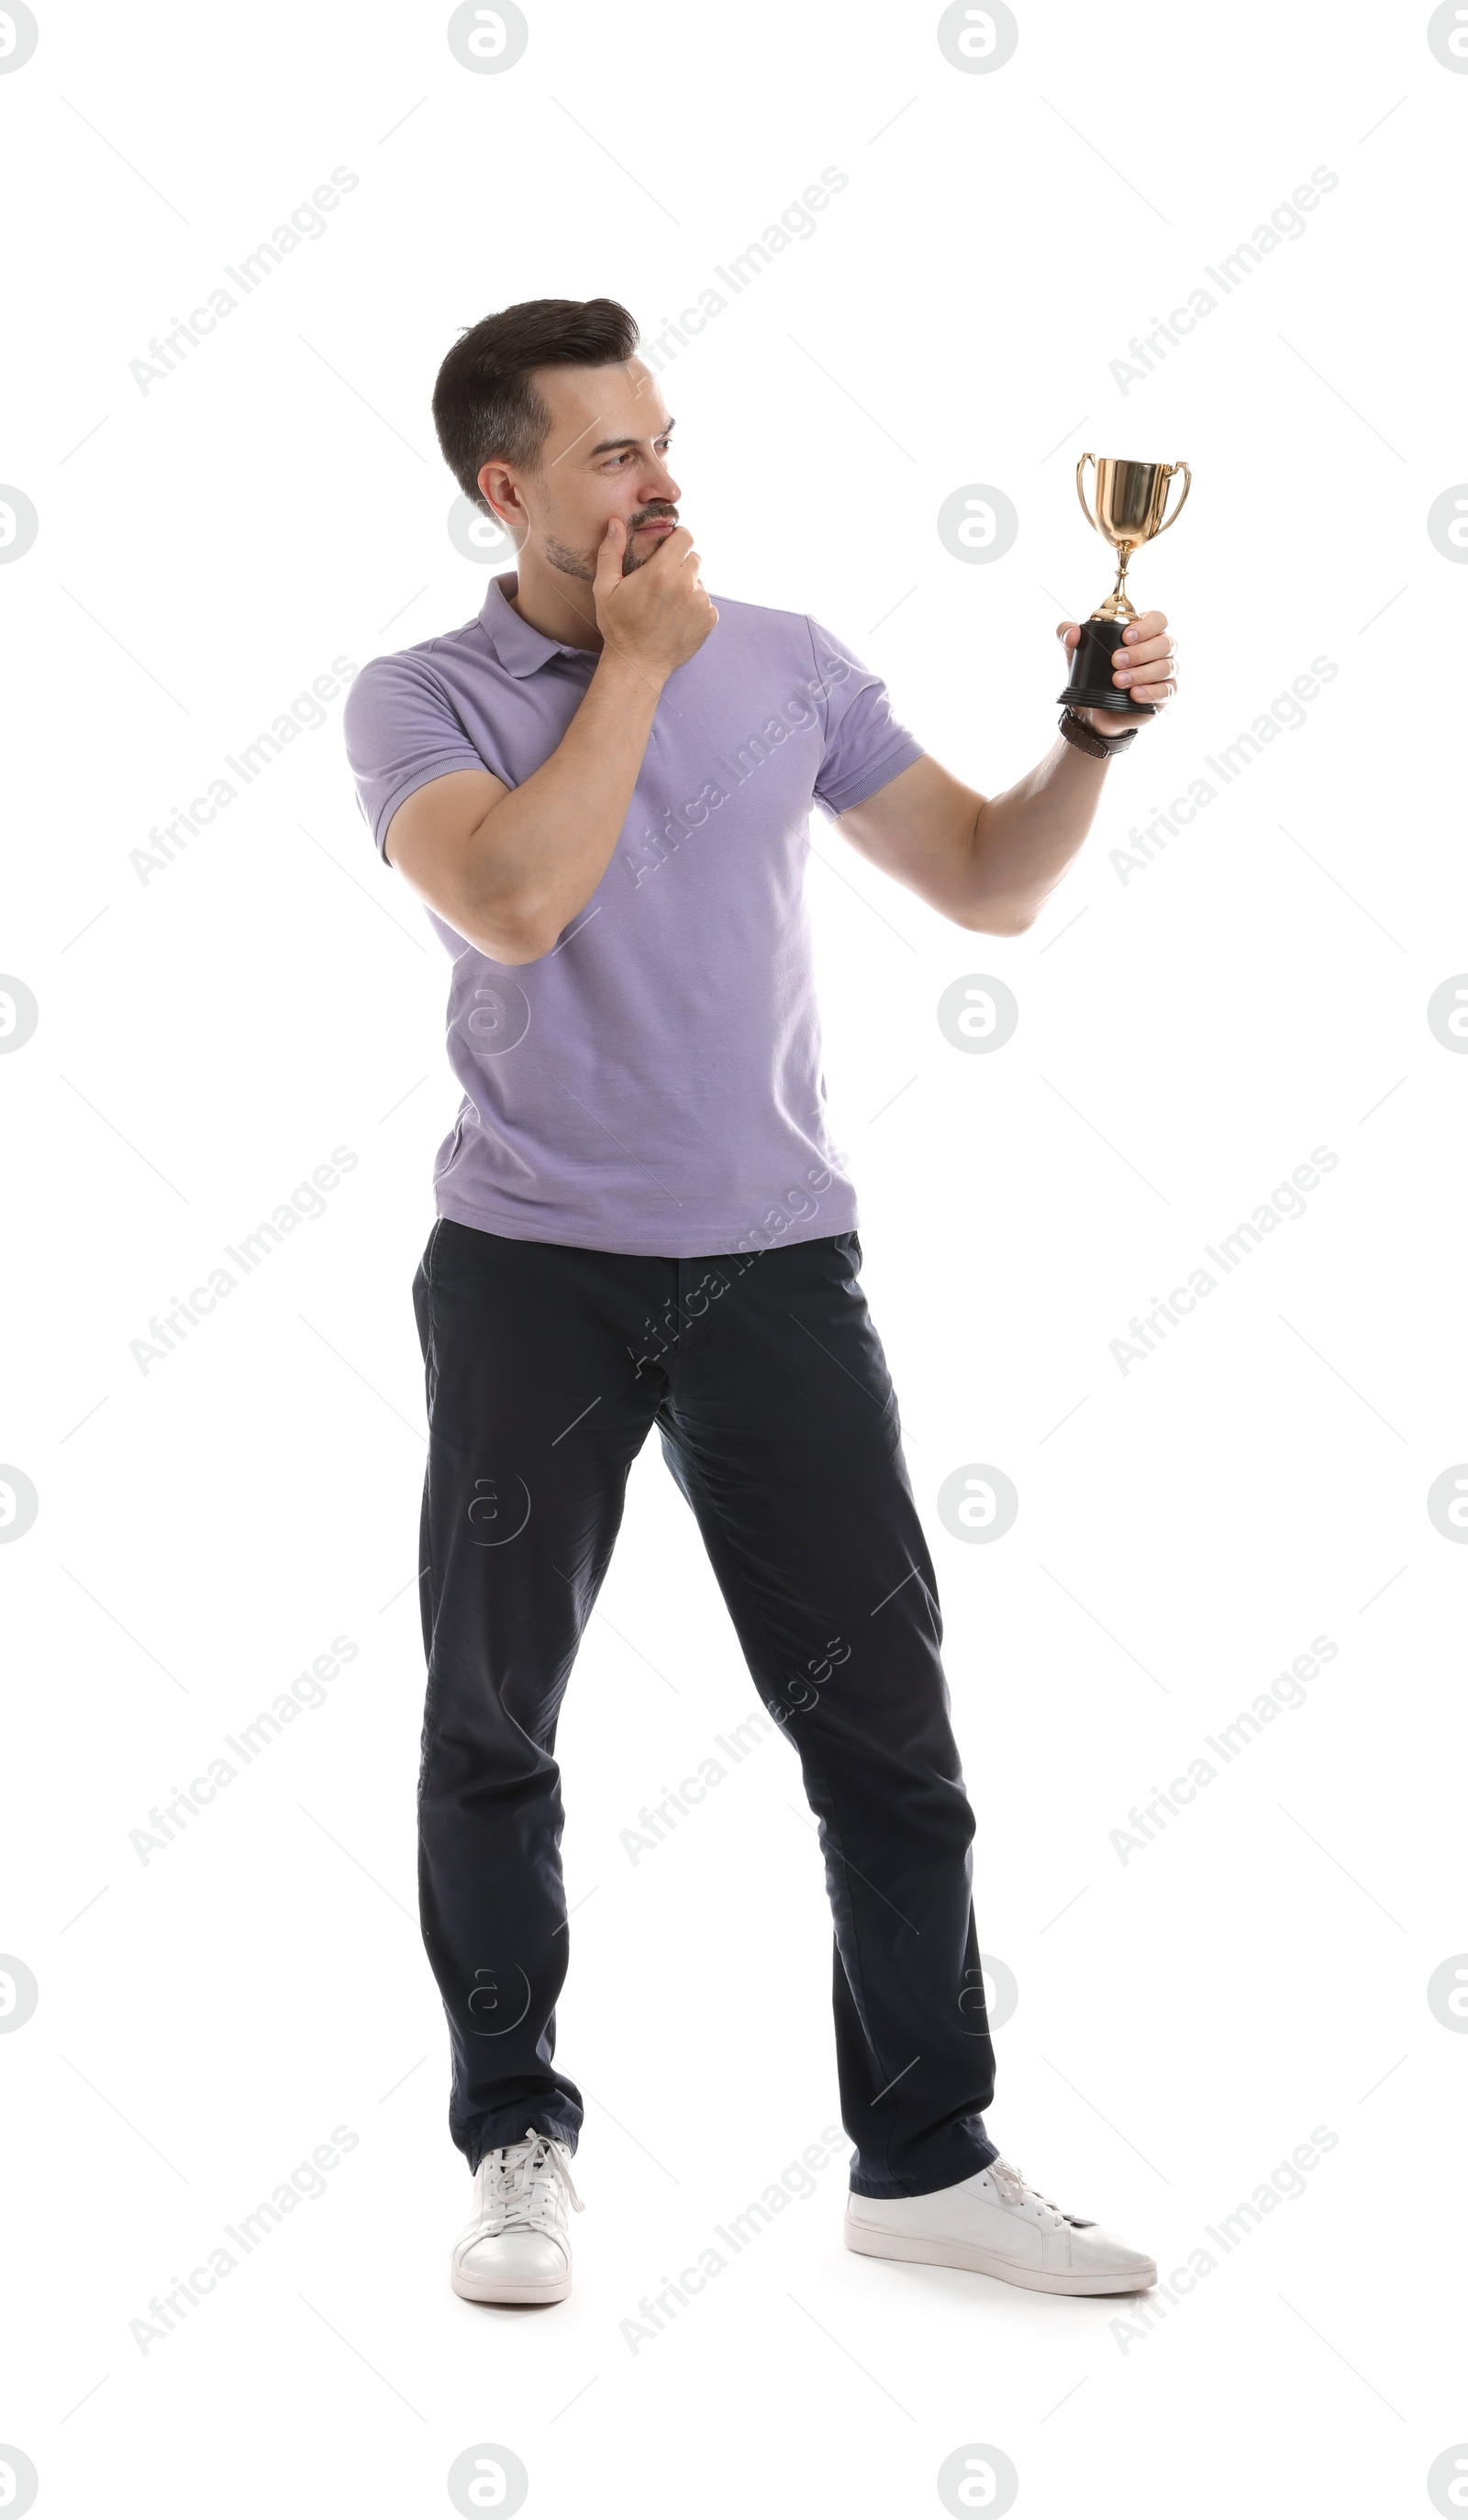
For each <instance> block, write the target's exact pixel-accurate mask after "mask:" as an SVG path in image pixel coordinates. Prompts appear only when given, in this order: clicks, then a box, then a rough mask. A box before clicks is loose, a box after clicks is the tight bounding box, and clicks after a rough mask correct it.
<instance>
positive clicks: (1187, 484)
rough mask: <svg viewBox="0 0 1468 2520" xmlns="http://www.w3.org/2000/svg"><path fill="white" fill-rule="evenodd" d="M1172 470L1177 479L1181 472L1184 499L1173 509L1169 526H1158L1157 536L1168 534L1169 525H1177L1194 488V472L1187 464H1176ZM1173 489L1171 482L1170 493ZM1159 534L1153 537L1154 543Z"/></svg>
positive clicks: (1169, 485)
mask: <svg viewBox="0 0 1468 2520" xmlns="http://www.w3.org/2000/svg"><path fill="white" fill-rule="evenodd" d="M1171 470H1172V473H1173V476H1174V478H1175V476H1176V474H1177V473H1179V472H1180V473H1181V474H1182V497H1181V498H1180V499H1179V500H1178V502H1177V505H1176V507H1175V508H1174V509H1173V511H1172V513H1171V515H1170V517H1169V518H1168V521H1167V524H1163V525H1159V526H1158V528H1157V534H1165V533H1166V532H1167V530H1168V525H1175V524H1176V522H1177V519H1178V517H1180V516H1181V514H1182V512H1183V509H1184V508H1185V507H1186V506H1187V503H1188V492H1189V491H1190V490H1191V488H1192V486H1193V475H1192V472H1191V471H1190V469H1189V467H1188V466H1187V465H1186V464H1174V465H1173V466H1172V468H1171ZM1171 487H1172V484H1171V481H1170V482H1169V484H1168V488H1169V491H1170V490H1171ZM1157 534H1154V535H1153V537H1152V539H1153V541H1154V542H1156V540H1157Z"/></svg>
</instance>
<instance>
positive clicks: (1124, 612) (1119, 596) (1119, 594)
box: [1091, 543, 1138, 621]
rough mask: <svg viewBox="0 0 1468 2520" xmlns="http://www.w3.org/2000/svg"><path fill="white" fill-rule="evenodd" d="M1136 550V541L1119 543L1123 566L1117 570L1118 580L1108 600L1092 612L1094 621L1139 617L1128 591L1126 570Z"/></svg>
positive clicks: (1127, 619)
mask: <svg viewBox="0 0 1468 2520" xmlns="http://www.w3.org/2000/svg"><path fill="white" fill-rule="evenodd" d="M1135 550H1136V545H1135V543H1118V545H1117V552H1118V556H1119V558H1120V561H1121V566H1120V567H1119V569H1118V570H1117V582H1116V585H1115V586H1114V587H1113V588H1112V591H1111V593H1110V595H1109V596H1108V597H1107V599H1106V602H1105V603H1104V604H1098V605H1097V607H1096V609H1095V611H1094V612H1093V613H1092V614H1091V619H1092V620H1093V621H1135V620H1136V619H1137V618H1138V614H1137V609H1136V607H1135V605H1134V604H1133V603H1132V601H1131V598H1130V597H1129V595H1128V594H1127V592H1126V571H1127V568H1128V566H1129V564H1130V561H1131V555H1132V553H1133V552H1134V551H1135Z"/></svg>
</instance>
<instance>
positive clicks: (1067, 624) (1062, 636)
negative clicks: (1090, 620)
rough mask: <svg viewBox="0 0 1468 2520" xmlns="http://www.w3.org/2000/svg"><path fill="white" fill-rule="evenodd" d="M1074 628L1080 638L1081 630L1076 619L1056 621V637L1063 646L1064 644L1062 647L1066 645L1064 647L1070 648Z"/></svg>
mask: <svg viewBox="0 0 1468 2520" xmlns="http://www.w3.org/2000/svg"><path fill="white" fill-rule="evenodd" d="M1073 630H1075V632H1076V636H1077V638H1079V636H1080V632H1079V630H1078V629H1077V626H1076V623H1075V622H1074V621H1057V622H1056V624H1055V636H1056V638H1057V639H1058V640H1059V641H1060V643H1061V646H1062V647H1064V648H1069V646H1070V644H1071V633H1072V631H1073Z"/></svg>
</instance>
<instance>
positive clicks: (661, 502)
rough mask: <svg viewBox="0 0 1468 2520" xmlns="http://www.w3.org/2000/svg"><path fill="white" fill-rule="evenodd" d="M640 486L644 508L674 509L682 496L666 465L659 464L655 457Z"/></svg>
mask: <svg viewBox="0 0 1468 2520" xmlns="http://www.w3.org/2000/svg"><path fill="white" fill-rule="evenodd" d="M640 486H641V490H642V505H643V506H644V507H645V508H652V507H676V506H677V503H678V501H679V499H680V498H681V497H682V495H683V494H682V492H681V490H680V489H679V487H678V485H677V483H676V481H675V480H674V479H673V476H672V474H671V473H670V472H669V471H668V469H667V467H666V465H665V464H660V463H659V462H658V460H657V458H656V456H655V457H654V459H653V462H652V464H651V466H650V468H649V470H648V471H647V472H645V473H644V474H643V476H642V482H641V485H640Z"/></svg>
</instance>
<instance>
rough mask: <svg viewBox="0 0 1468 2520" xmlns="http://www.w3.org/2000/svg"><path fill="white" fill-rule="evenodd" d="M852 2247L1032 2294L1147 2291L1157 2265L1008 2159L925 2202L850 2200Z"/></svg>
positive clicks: (903, 2198) (848, 2221)
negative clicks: (1062, 2203) (963, 2271)
mask: <svg viewBox="0 0 1468 2520" xmlns="http://www.w3.org/2000/svg"><path fill="white" fill-rule="evenodd" d="M846 2242H847V2247H848V2248H849V2249H858V2250H860V2251H861V2253H862V2254H863V2255H864V2256H866V2257H869V2258H903V2259H907V2260H909V2261H915V2262H916V2263H918V2264H919V2265H921V2266H928V2267H968V2268H971V2269H972V2270H973V2272H974V2273H976V2274H981V2275H997V2276H998V2277H999V2278H1000V2280H1001V2281H1002V2282H1004V2283H1013V2284H1025V2285H1026V2286H1028V2288H1029V2290H1030V2291H1031V2292H1071V2293H1097V2292H1101V2293H1105V2292H1145V2291H1146V2290H1147V2288H1148V2286H1149V2285H1151V2284H1155V2283H1156V2281H1157V2265H1156V2262H1155V2260H1154V2259H1152V2258H1147V2257H1144V2256H1143V2255H1142V2252H1141V2250H1140V2249H1133V2248H1130V2247H1129V2246H1128V2245H1127V2243H1126V2241H1124V2240H1119V2239H1118V2238H1117V2235H1116V2233H1115V2232H1114V2231H1106V2230H1103V2229H1102V2228H1101V2226H1100V2224H1099V2223H1085V2222H1082V2221H1081V2220H1080V2218H1079V2217H1078V2215H1075V2214H1063V2213H1062V2212H1061V2210H1060V2207H1059V2206H1058V2205H1056V2204H1053V2203H1052V2201H1051V2199H1050V2198H1049V2197H1048V2196H1041V2195H1040V2194H1039V2192H1038V2190H1037V2189H1036V2188H1033V2187H1032V2186H1031V2184H1030V2183H1029V2181H1028V2180H1027V2179H1026V2178H1024V2177H1023V2176H1022V2174H1021V2173H1020V2172H1019V2171H1018V2170H1016V2169H1015V2168H1014V2167H1013V2166H1012V2164H1011V2163H1009V2162H1007V2161H991V2162H990V2163H989V2165H988V2168H987V2169H986V2170H981V2171H979V2172H977V2173H976V2175H975V2176H974V2177H973V2178H972V2179H961V2180H960V2181H959V2183H958V2184H957V2186H956V2187H939V2188H935V2189H934V2190H933V2191H932V2192H931V2193H930V2194H929V2195H926V2196H901V2197H895V2198H890V2197H884V2196H857V2195H855V2194H854V2193H853V2194H849V2196H848V2198H847V2219H846Z"/></svg>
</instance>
